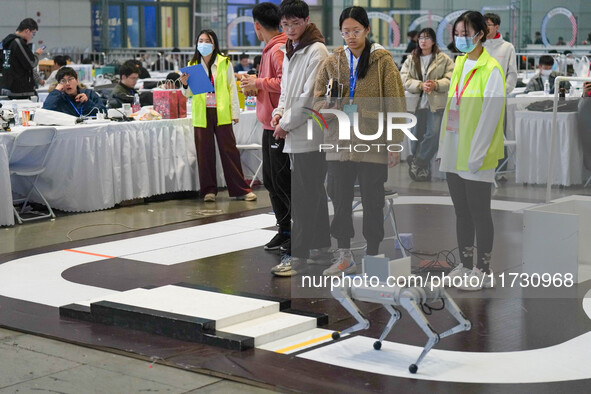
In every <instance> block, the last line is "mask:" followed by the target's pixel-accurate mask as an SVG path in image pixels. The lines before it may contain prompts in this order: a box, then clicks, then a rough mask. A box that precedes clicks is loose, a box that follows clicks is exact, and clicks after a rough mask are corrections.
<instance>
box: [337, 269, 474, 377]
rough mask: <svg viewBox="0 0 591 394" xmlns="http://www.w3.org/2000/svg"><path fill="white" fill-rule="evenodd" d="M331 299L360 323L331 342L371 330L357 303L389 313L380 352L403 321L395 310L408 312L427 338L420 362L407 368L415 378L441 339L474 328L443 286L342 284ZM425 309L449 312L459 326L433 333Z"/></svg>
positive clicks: (380, 340)
mask: <svg viewBox="0 0 591 394" xmlns="http://www.w3.org/2000/svg"><path fill="white" fill-rule="evenodd" d="M386 262H387V259H386ZM380 279H384V278H380ZM347 282H348V283H347ZM382 284H384V286H381V285H382ZM332 296H333V297H334V298H335V299H336V300H337V301H339V303H341V305H342V306H343V307H344V308H345V309H346V310H347V311H348V312H349V313H350V314H351V315H352V316H353V317H354V318H355V319H356V320H357V324H355V325H353V326H351V327H349V328H347V329H346V330H343V331H341V332H340V333H339V332H334V333H333V334H332V338H333V339H335V340H336V339H339V338H340V336H341V335H344V334H350V333H353V332H356V331H360V330H365V329H367V328H369V325H370V323H369V320H367V319H366V318H365V317H364V316H363V315H362V314H361V312H360V310H359V308H358V307H357V305H356V304H355V302H354V300H357V301H364V302H370V303H374V304H381V305H382V306H383V307H384V308H386V310H387V311H388V312H389V313H390V316H391V317H390V320H389V321H388V323H387V324H386V327H385V328H384V331H382V334H381V335H380V338H379V339H378V340H377V341H376V342H375V343H374V344H373V347H374V349H375V350H380V349H381V347H382V341H383V340H384V339H385V338H386V336H387V335H388V334H389V333H390V330H392V328H393V327H394V325H395V324H396V322H397V321H398V320H400V317H401V314H400V311H399V310H398V309H397V308H396V307H402V308H404V309H406V311H407V312H408V313H409V314H410V316H411V317H412V318H413V319H414V321H415V322H416V323H417V325H418V326H419V327H420V328H421V330H423V332H424V333H425V334H426V335H427V337H428V340H427V344H426V345H425V347H424V348H423V352H422V353H421V355H420V356H419V358H418V359H417V361H416V362H415V363H414V364H411V365H410V366H409V367H408V370H409V371H410V372H411V373H413V374H414V373H416V372H417V370H418V368H419V367H418V365H419V363H420V362H421V360H423V358H425V356H426V355H427V353H428V352H429V351H430V350H431V349H432V348H433V346H435V344H437V342H439V340H440V339H442V338H445V337H448V336H451V335H453V334H457V333H459V332H462V331H469V330H470V328H471V327H472V325H471V323H470V321H469V320H468V319H467V318H466V316H465V315H464V314H463V313H462V311H461V310H460V308H459V307H458V306H457V305H456V303H455V302H454V300H453V299H452V298H451V297H450V296H449V295H448V294H447V292H446V291H445V289H444V288H443V287H442V286H438V287H435V286H431V285H430V284H426V286H420V287H399V286H386V285H385V280H384V282H381V283H380V286H369V285H367V284H362V285H361V286H354V285H352V282H351V281H342V282H341V286H340V287H336V288H334V289H333V290H332ZM436 302H440V303H441V306H439V307H433V306H432V304H433V303H436ZM430 304H431V305H430ZM424 308H427V309H428V310H432V311H436V310H443V309H446V310H447V311H448V312H449V313H450V314H451V315H452V316H453V317H454V318H455V319H456V320H457V322H458V324H457V325H456V326H454V327H452V328H450V329H449V330H447V331H445V332H443V333H441V334H439V333H438V332H436V331H435V330H434V329H433V327H432V326H431V324H430V323H429V320H427V317H426V316H425V313H424V312H423V311H424V310H425V309H424Z"/></svg>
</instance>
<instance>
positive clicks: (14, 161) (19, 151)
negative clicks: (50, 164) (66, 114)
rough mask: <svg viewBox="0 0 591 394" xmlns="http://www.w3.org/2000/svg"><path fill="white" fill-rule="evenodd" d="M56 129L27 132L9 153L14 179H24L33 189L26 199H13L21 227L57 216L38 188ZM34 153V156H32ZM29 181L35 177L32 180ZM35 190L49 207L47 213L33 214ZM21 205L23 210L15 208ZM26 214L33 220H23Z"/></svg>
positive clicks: (39, 129)
mask: <svg viewBox="0 0 591 394" xmlns="http://www.w3.org/2000/svg"><path fill="white" fill-rule="evenodd" d="M56 132H57V130H56V129H55V127H36V128H30V129H26V130H24V131H23V132H22V133H20V134H19V135H17V136H16V138H15V139H14V143H13V145H12V149H11V151H10V155H9V159H8V169H9V172H10V175H11V176H18V177H21V178H23V180H25V181H26V182H27V183H28V186H30V189H29V191H28V193H27V196H26V197H25V198H21V199H16V200H13V201H12V202H13V207H12V209H13V210H14V215H15V216H16V219H17V221H18V222H19V224H22V223H23V222H25V221H30V220H36V219H43V218H48V217H52V218H55V214H54V213H53V210H52V209H51V206H50V205H49V203H48V202H47V200H46V199H45V197H44V196H43V194H41V192H40V191H39V189H38V188H37V180H38V179H39V176H40V175H41V174H42V173H43V172H44V171H45V162H46V161H47V156H48V153H49V150H50V147H51V143H52V142H53V139H54V138H55V134H56ZM33 150H34V152H33V153H34V154H31V153H32V151H33ZM30 178H33V180H32V181H31V180H30ZM33 191H35V192H37V194H38V195H39V197H41V200H42V201H43V203H44V204H45V206H46V207H47V210H48V213H47V214H43V213H40V212H33V211H32V209H31V207H30V205H29V201H30V199H31V196H32V194H33ZM20 203H22V207H21V208H20V210H17V209H16V208H15V207H14V204H20ZM23 213H29V214H32V215H35V216H33V217H27V218H23V217H21V215H22V214H23Z"/></svg>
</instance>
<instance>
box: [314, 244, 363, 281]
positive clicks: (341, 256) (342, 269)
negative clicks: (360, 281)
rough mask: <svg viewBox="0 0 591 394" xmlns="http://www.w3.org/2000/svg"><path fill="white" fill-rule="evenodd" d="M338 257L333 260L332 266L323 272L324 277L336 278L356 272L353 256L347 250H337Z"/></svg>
mask: <svg viewBox="0 0 591 394" xmlns="http://www.w3.org/2000/svg"><path fill="white" fill-rule="evenodd" d="M337 252H338V256H337V257H336V258H335V259H334V260H333V264H332V265H331V266H330V267H328V268H327V269H325V270H324V272H323V273H322V275H324V276H338V275H341V274H343V273H344V274H345V275H349V274H354V273H356V272H357V264H355V260H353V254H352V253H351V251H350V250H349V249H339V250H338V251H337Z"/></svg>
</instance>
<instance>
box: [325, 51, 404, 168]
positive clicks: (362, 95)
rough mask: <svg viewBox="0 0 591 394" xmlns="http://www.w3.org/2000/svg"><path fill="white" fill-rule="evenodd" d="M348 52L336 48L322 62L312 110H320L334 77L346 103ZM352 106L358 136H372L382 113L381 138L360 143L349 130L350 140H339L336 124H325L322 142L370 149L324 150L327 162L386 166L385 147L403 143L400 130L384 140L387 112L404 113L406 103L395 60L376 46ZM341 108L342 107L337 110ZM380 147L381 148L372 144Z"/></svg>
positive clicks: (397, 120) (347, 96)
mask: <svg viewBox="0 0 591 394" xmlns="http://www.w3.org/2000/svg"><path fill="white" fill-rule="evenodd" d="M347 54H348V52H347V51H346V50H345V48H343V47H341V48H337V49H335V51H334V52H333V54H332V55H330V56H329V57H328V58H327V59H326V60H325V61H324V64H323V65H322V67H321V68H320V71H319V72H318V75H317V76H316V83H315V87H314V96H315V97H316V98H317V100H316V102H315V104H314V107H315V109H316V110H319V109H321V108H322V107H323V106H324V103H325V99H324V96H325V93H326V85H327V84H328V81H329V80H330V79H331V78H333V81H337V80H338V82H339V83H342V84H343V95H344V96H345V99H344V100H342V104H348V103H349V79H350V65H349V57H348V55H347ZM353 104H354V105H357V109H358V113H359V122H358V124H359V131H360V133H361V134H365V135H373V134H376V132H377V130H378V126H379V125H378V119H379V118H378V117H379V113H380V112H382V113H383V122H384V128H383V132H382V135H381V136H380V137H379V138H378V139H375V140H369V141H368V140H361V139H359V138H358V137H357V136H356V135H355V133H354V132H353V131H351V140H346V141H345V140H342V141H339V123H338V121H337V120H336V119H335V118H333V119H332V120H330V121H329V122H328V130H326V132H325V135H324V143H325V144H332V145H334V146H335V147H336V146H337V145H338V146H339V147H341V146H349V145H358V144H364V145H368V146H370V150H369V151H368V152H356V151H355V150H354V149H351V152H349V151H348V150H341V149H339V151H338V152H337V151H336V150H328V149H327V150H325V152H326V160H331V161H354V162H364V163H377V164H386V163H387V162H388V151H387V150H386V147H385V145H390V144H397V143H400V142H401V141H402V139H403V138H404V134H403V133H402V131H400V130H395V131H394V132H393V135H392V139H391V140H387V135H386V130H387V129H386V114H387V113H388V112H406V102H405V100H404V89H403V85H402V80H401V79H400V73H399V72H398V69H397V68H396V64H395V63H394V59H393V58H392V55H391V54H390V52H388V51H387V50H385V49H384V48H383V47H382V46H381V45H379V44H373V45H372V49H371V52H370V58H369V69H368V72H367V74H366V76H365V77H364V78H360V79H358V80H357V84H356V86H355V95H354V98H353ZM337 109H341V110H342V108H337ZM393 122H394V123H399V122H400V120H399V119H394V120H393ZM378 144H383V145H382V146H381V147H377V146H375V145H378Z"/></svg>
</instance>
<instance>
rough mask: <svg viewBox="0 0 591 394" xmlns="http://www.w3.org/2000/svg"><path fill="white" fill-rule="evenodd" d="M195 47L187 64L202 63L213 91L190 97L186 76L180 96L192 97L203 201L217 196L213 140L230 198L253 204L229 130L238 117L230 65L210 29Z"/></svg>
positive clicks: (232, 134) (212, 200)
mask: <svg viewBox="0 0 591 394" xmlns="http://www.w3.org/2000/svg"><path fill="white" fill-rule="evenodd" d="M196 44H197V45H196V48H195V54H194V55H193V58H192V59H191V60H190V61H189V66H192V65H195V64H201V65H202V66H203V68H204V69H205V72H206V73H207V75H208V76H209V79H210V81H211V84H212V85H213V87H214V90H215V91H214V92H211V93H202V94H196V95H193V93H192V92H191V89H190V88H189V86H188V85H187V80H188V79H189V74H183V75H182V76H181V78H180V81H181V83H182V85H183V94H184V95H185V96H187V97H193V108H192V113H193V126H194V127H195V147H196V148H197V166H198V169H199V185H200V190H201V195H202V196H203V201H205V202H215V199H216V195H217V193H218V186H217V174H216V164H215V141H216V140H217V143H218V150H219V152H220V159H221V160H222V167H223V169H224V178H225V179H226V184H227V185H228V193H229V194H230V197H236V198H237V199H241V200H246V201H254V200H256V199H257V196H256V195H255V194H254V193H253V192H252V191H251V190H250V188H249V186H248V184H247V183H246V181H245V180H244V175H243V174H242V164H241V163H240V152H239V151H238V148H236V137H235V136H234V131H233V130H232V124H236V123H238V117H239V116H240V106H239V104H238V91H237V89H236V78H234V69H233V68H232V63H231V62H230V59H229V58H228V57H226V56H224V55H222V53H221V52H220V49H219V45H218V38H217V36H216V34H215V33H214V32H213V30H202V31H201V32H200V33H199V35H198V36H197V43H196Z"/></svg>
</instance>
